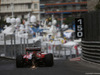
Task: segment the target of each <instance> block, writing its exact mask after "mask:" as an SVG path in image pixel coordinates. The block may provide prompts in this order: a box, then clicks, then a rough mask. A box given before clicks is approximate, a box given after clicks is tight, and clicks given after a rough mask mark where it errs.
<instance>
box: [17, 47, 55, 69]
mask: <svg viewBox="0 0 100 75" xmlns="http://www.w3.org/2000/svg"><path fill="white" fill-rule="evenodd" d="M53 64H54V61H53V54H51V53H49V54H46V53H43V52H41V48H39V47H34V48H33V47H28V48H26V54H25V55H18V56H17V57H16V67H19V68H20V67H24V66H25V65H35V66H41V65H45V66H48V67H50V66H53Z"/></svg>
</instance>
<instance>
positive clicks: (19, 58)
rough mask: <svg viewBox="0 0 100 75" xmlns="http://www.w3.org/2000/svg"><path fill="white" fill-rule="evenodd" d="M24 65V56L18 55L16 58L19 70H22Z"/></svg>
mask: <svg viewBox="0 0 100 75" xmlns="http://www.w3.org/2000/svg"><path fill="white" fill-rule="evenodd" d="M23 65H24V61H23V56H22V55H18V56H17V57H16V67H17V68H21V67H23Z"/></svg>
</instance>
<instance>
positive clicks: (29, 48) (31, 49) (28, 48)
mask: <svg viewBox="0 0 100 75" xmlns="http://www.w3.org/2000/svg"><path fill="white" fill-rule="evenodd" d="M25 50H26V51H41V48H40V47H26V49H25Z"/></svg>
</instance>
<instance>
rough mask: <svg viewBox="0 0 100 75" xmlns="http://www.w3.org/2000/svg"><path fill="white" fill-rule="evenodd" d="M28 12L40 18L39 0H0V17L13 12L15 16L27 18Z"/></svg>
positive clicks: (10, 14) (10, 15)
mask: <svg viewBox="0 0 100 75" xmlns="http://www.w3.org/2000/svg"><path fill="white" fill-rule="evenodd" d="M28 13H31V14H32V15H35V16H36V17H37V20H40V0H1V4H0V19H1V18H3V19H5V18H6V17H8V16H9V17H12V15H13V14H14V17H15V18H16V17H18V18H21V19H27V14H28Z"/></svg>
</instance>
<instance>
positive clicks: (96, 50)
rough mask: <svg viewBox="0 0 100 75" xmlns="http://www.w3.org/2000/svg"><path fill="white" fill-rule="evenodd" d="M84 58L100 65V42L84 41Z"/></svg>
mask: <svg viewBox="0 0 100 75" xmlns="http://www.w3.org/2000/svg"><path fill="white" fill-rule="evenodd" d="M82 58H83V59H85V60H87V61H91V62H94V63H99V64H100V42H96V41H82Z"/></svg>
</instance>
